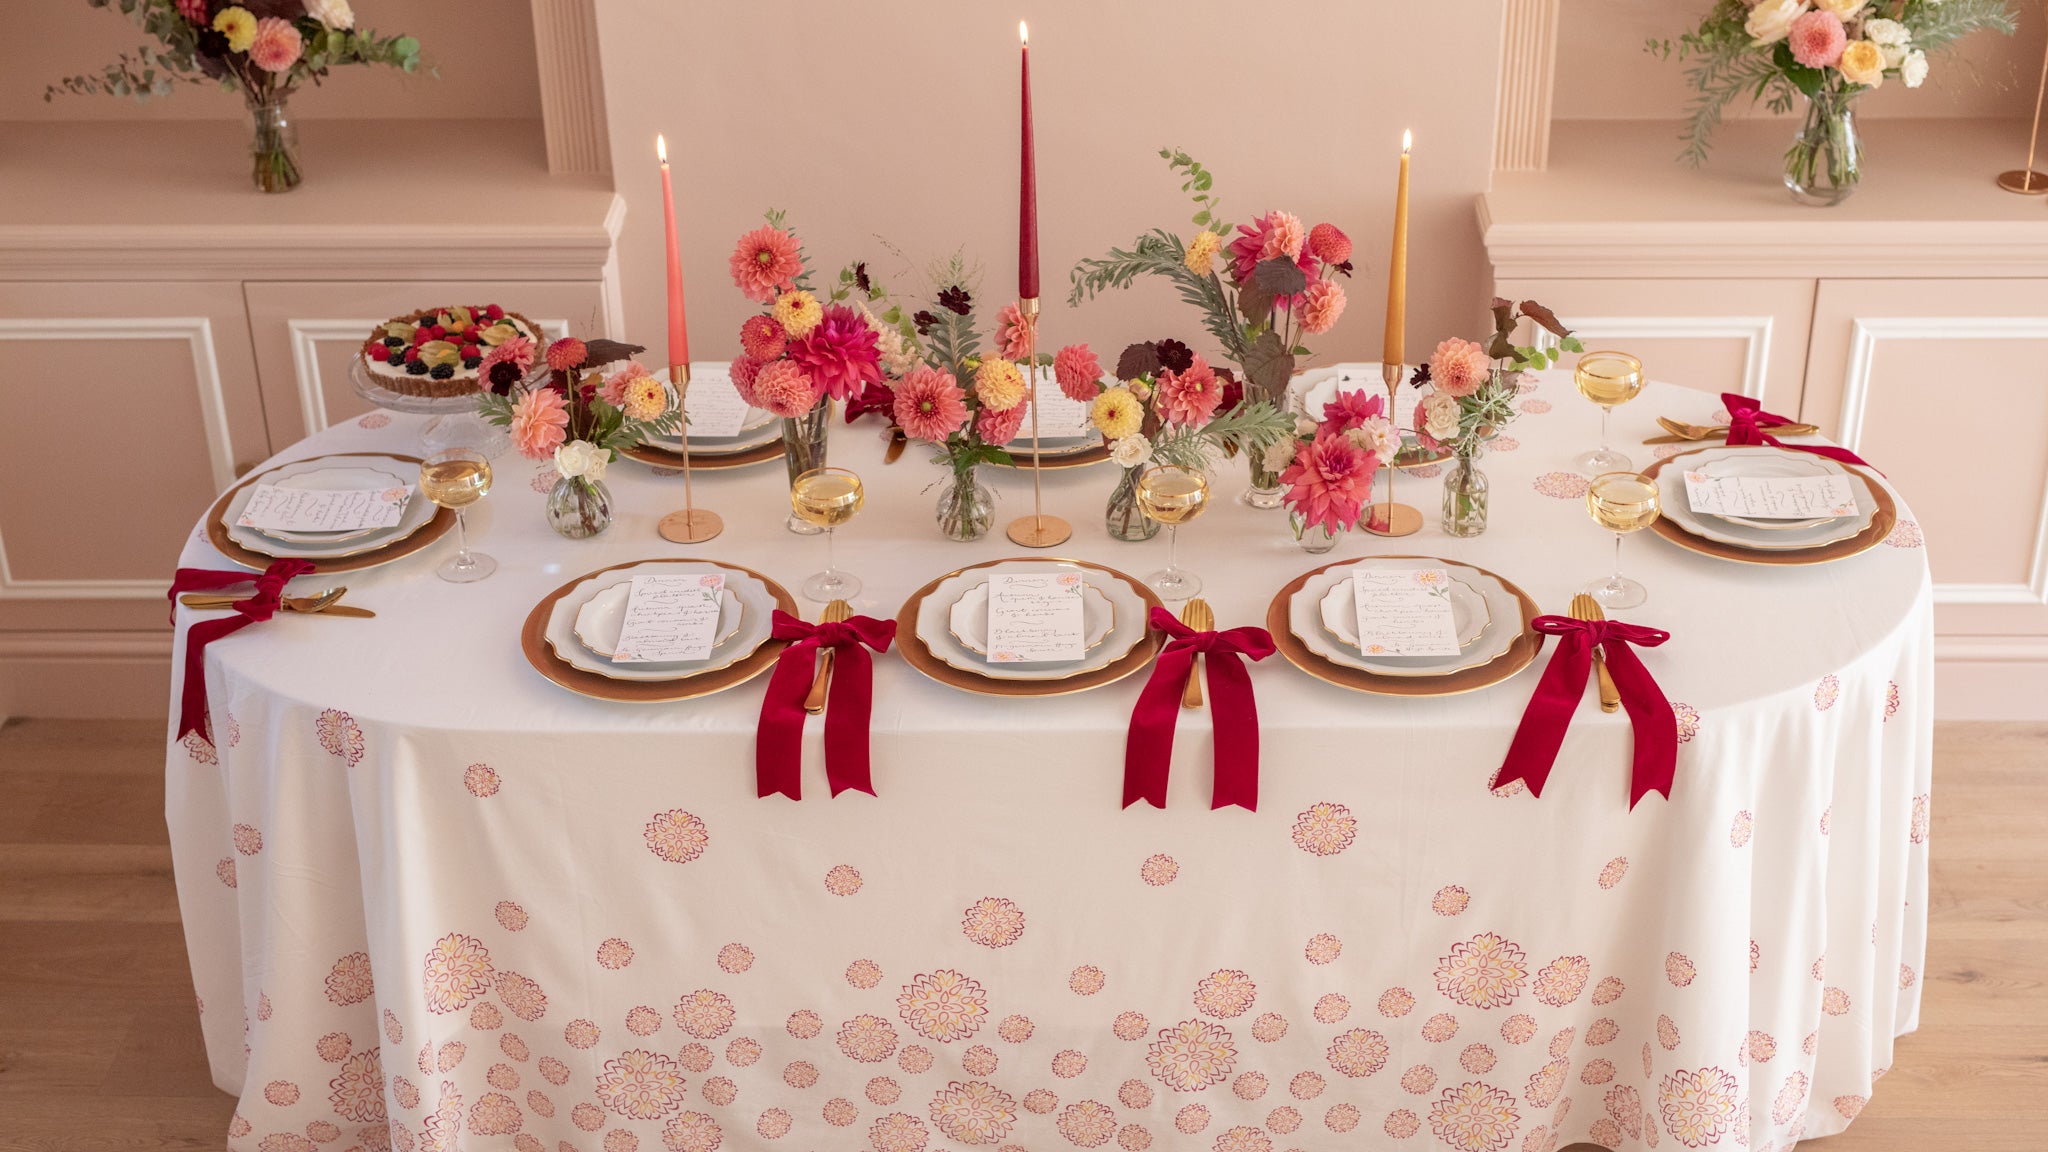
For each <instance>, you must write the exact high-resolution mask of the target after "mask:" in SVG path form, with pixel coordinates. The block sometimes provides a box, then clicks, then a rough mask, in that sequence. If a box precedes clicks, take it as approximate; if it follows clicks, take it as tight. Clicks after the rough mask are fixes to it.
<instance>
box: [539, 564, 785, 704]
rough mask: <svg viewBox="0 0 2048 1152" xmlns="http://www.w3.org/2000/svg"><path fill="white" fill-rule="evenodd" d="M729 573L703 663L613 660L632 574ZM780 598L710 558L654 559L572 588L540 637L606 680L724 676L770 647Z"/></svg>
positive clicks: (559, 655) (560, 656) (574, 664)
mask: <svg viewBox="0 0 2048 1152" xmlns="http://www.w3.org/2000/svg"><path fill="white" fill-rule="evenodd" d="M649 573H658V574H660V575H664V576H678V575H679V576H713V575H718V576H724V577H725V592H724V593H723V595H722V597H721V599H720V601H719V610H718V632H717V635H716V640H715V641H714V643H713V645H712V648H711V655H710V656H709V657H708V658H706V659H703V660H676V661H671V662H668V663H645V662H638V661H635V662H631V663H620V662H617V661H614V660H613V659H612V654H613V652H614V651H615V650H616V649H617V647H618V642H619V629H620V628H621V626H623V625H624V623H625V620H626V598H627V597H628V596H629V595H630V594H631V593H632V590H633V577H635V576H638V575H644V574H649ZM776 606H777V603H776V597H775V595H774V593H773V592H771V591H770V589H769V588H768V586H767V584H765V583H764V582H762V581H761V580H760V579H759V578H758V577H756V576H754V575H753V574H752V573H750V572H748V571H746V570H745V569H741V568H731V567H727V566H725V565H723V564H714V563H711V562H710V561H705V560H649V561H647V562H645V563H641V564H632V565H628V566H625V567H621V568H608V569H606V570H605V571H602V572H597V573H593V574H591V575H589V576H586V577H584V578H583V579H581V580H579V581H577V582H576V583H574V584H573V585H571V586H570V587H569V588H568V590H567V591H565V592H563V593H562V594H561V595H560V596H559V597H558V598H556V599H555V601H554V603H553V605H552V606H551V607H550V608H549V610H548V615H547V621H546V625H545V629H544V631H543V632H542V637H543V639H544V640H545V642H546V644H547V648H548V651H549V652H550V653H552V654H553V656H554V658H555V659H556V660H559V661H560V662H562V663H564V664H567V665H568V666H569V667H571V668H574V669H577V670H579V671H582V672H587V673H590V674H592V675H594V676H600V677H603V678H604V679H606V680H617V681H622V682H639V683H655V684H665V683H670V682H673V681H679V680H690V679H693V678H695V677H700V676H708V675H711V674H713V673H718V672H724V671H726V670H729V669H731V668H732V667H733V666H734V665H735V664H738V663H739V662H740V661H742V660H745V659H746V658H747V657H749V656H751V655H753V654H754V652H755V650H756V649H758V648H760V647H761V645H763V644H765V643H767V641H768V638H769V635H770V632H771V630H772V628H773V616H774V613H775V609H776Z"/></svg>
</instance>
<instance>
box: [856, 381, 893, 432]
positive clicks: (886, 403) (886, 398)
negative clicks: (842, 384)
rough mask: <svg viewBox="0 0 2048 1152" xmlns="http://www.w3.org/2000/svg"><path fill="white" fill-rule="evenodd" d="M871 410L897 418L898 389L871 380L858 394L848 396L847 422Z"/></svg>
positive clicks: (889, 417) (891, 418) (890, 417)
mask: <svg viewBox="0 0 2048 1152" xmlns="http://www.w3.org/2000/svg"><path fill="white" fill-rule="evenodd" d="M870 412H880V413H881V414H882V415H883V416H885V417H887V418H888V419H890V420H892V421H893V420H895V419H896V390H895V389H894V388H891V387H889V386H888V385H887V384H881V383H877V382H875V381H869V382H868V383H867V384H865V385H863V386H862V387H861V390H860V394H859V395H858V396H849V397H847V398H846V422H847V423H848V424H851V423H853V422H854V421H855V420H858V419H860V418H861V417H863V416H865V415H867V414H868V413H870Z"/></svg>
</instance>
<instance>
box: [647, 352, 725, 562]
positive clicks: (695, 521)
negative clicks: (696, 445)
mask: <svg viewBox="0 0 2048 1152" xmlns="http://www.w3.org/2000/svg"><path fill="white" fill-rule="evenodd" d="M668 379H669V383H670V384H672V385H674V387H675V390H676V407H677V408H680V409H682V410H683V435H682V440H683V506H682V508H680V509H678V510H677V511H674V512H671V513H669V514H668V515H666V516H663V517H662V518H661V523H660V524H657V525H656V526H655V531H657V532H659V533H661V538H662V539H664V540H669V541H672V542H674V543H677V544H702V543H703V542H704V541H706V540H709V539H711V538H712V537H714V536H716V535H718V534H719V533H720V532H723V531H725V521H724V520H723V519H721V518H720V517H719V515H718V513H716V512H712V511H710V510H708V509H704V508H699V507H697V499H696V493H695V492H694V491H693V490H692V486H691V483H690V417H689V408H688V399H689V395H690V366H689V365H688V364H671V365H669V366H668Z"/></svg>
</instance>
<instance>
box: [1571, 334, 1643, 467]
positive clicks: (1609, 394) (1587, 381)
mask: <svg viewBox="0 0 2048 1152" xmlns="http://www.w3.org/2000/svg"><path fill="white" fill-rule="evenodd" d="M1572 380H1573V382H1574V383H1576V384H1577V385H1578V386H1579V395H1581V396H1584V397H1585V398H1586V399H1588V400H1591V401H1592V402H1593V403H1595V404H1598V405H1599V406H1600V450H1599V451H1598V452H1587V453H1585V454H1583V455H1581V456H1580V457H1579V458H1578V460H1576V461H1575V462H1574V463H1576V464H1577V465H1578V468H1579V471H1581V472H1584V473H1586V474H1587V475H1588V476H1598V475H1600V474H1601V473H1603V472H1626V471H1628V470H1629V469H1630V468H1632V467H1634V465H1632V464H1630V463H1629V460H1628V457H1627V456H1625V455H1623V454H1622V453H1620V452H1616V451H1615V450H1614V449H1613V448H1610V447H1608V440H1607V423H1608V420H1609V419H1610V418H1611V417H1612V416H1613V415H1614V406H1615V405H1616V404H1626V403H1628V402H1629V401H1631V400H1633V399H1635V398H1636V394H1637V393H1638V392H1641V391H1642V390H1643V362H1642V361H1640V360H1638V359H1636V358H1635V357H1633V356H1630V355H1628V354H1627V353H1625V352H1588V353H1586V354H1585V355H1584V356H1581V357H1579V366H1578V368H1577V369H1576V370H1574V371H1573V373H1572Z"/></svg>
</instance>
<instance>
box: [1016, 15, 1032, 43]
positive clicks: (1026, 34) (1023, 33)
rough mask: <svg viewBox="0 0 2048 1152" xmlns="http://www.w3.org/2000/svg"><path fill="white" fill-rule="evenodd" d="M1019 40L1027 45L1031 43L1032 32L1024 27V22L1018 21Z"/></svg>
mask: <svg viewBox="0 0 2048 1152" xmlns="http://www.w3.org/2000/svg"><path fill="white" fill-rule="evenodd" d="M1017 39H1019V40H1022V41H1023V42H1024V43H1026V44H1029V43H1031V30H1030V29H1029V28H1026V27H1025V26H1024V22H1023V21H1022V20H1019V21H1017Z"/></svg>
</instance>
